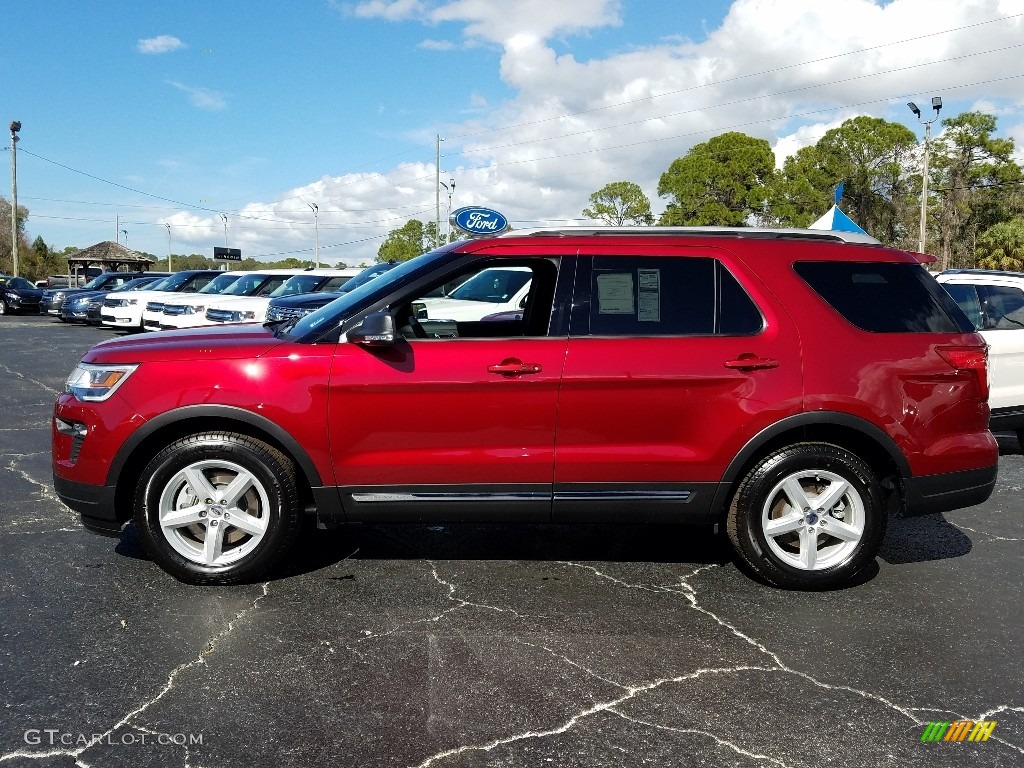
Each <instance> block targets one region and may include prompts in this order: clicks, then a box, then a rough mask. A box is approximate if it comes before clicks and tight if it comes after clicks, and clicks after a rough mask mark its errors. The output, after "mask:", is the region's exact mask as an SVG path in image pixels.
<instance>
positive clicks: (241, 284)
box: [224, 274, 268, 296]
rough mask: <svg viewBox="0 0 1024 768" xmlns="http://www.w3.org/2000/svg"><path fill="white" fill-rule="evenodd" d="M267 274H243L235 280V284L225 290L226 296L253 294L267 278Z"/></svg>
mask: <svg viewBox="0 0 1024 768" xmlns="http://www.w3.org/2000/svg"><path fill="white" fill-rule="evenodd" d="M267 277H268V276H267V275H261V274H252V275H242V277H240V278H238V280H236V281H235V283H234V285H232V286H230V287H229V288H228V289H227V290H226V291H224V295H225V296H251V295H252V294H253V292H255V290H256V289H257V288H259V287H260V286H261V285H263V282H264V281H265V280H266V279H267Z"/></svg>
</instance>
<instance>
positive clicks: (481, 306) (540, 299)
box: [394, 258, 558, 340]
mask: <svg viewBox="0 0 1024 768" xmlns="http://www.w3.org/2000/svg"><path fill="white" fill-rule="evenodd" d="M557 261H558V260H557V259H540V258H538V259H530V260H525V261H517V260H513V259H502V260H501V262H500V263H495V262H494V261H485V262H478V263H476V264H474V265H472V266H470V267H466V268H464V269H462V270H460V271H459V272H458V273H456V274H451V273H448V274H445V275H443V276H441V277H439V278H438V279H437V280H436V281H435V282H434V283H432V284H430V285H428V286H425V287H424V288H423V289H422V290H420V291H419V292H417V293H416V295H415V296H413V297H411V298H409V299H402V300H400V301H399V302H398V303H397V304H396V305H395V307H394V313H395V319H396V322H397V325H398V327H399V328H400V331H401V333H402V334H403V335H404V336H405V337H406V338H408V339H410V340H413V339H453V338H494V337H516V336H545V335H547V333H548V327H549V323H550V320H551V308H552V302H553V300H554V295H555V282H556V280H557V277H558V266H557ZM451 285H455V286H457V287H455V288H454V289H452V290H450V291H449V290H448V289H447V288H446V286H451Z"/></svg>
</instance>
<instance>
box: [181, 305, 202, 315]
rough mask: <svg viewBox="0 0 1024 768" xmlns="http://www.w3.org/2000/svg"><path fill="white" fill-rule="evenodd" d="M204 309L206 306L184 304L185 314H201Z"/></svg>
mask: <svg viewBox="0 0 1024 768" xmlns="http://www.w3.org/2000/svg"><path fill="white" fill-rule="evenodd" d="M205 311H206V307H193V306H192V305H191V304H186V305H185V314H186V315H201V314H203V313H204V312H205Z"/></svg>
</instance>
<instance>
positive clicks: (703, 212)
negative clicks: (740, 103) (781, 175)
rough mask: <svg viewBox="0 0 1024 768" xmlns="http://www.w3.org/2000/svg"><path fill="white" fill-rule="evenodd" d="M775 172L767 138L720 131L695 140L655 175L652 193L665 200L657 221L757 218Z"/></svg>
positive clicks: (715, 221) (727, 221)
mask: <svg viewBox="0 0 1024 768" xmlns="http://www.w3.org/2000/svg"><path fill="white" fill-rule="evenodd" d="M774 173H775V155H774V154H773V153H772V149H771V147H770V146H769V144H768V142H767V141H765V140H764V139H755V138H754V137H752V136H747V135H746V134H744V133H736V132H732V133H723V134H722V135H721V136H716V137H714V138H713V139H710V140H708V141H707V142H705V143H703V144H697V145H696V146H694V147H693V148H691V149H690V151H689V152H687V153H686V155H685V156H683V157H680V158H677V159H676V160H674V161H673V162H672V165H671V166H669V169H668V171H666V172H665V173H663V174H662V175H661V180H660V181H659V182H658V194H659V195H660V196H662V197H668V198H670V202H669V204H668V207H667V209H666V210H665V213H663V214H662V215H661V219H660V221H659V223H660V224H663V225H698V226H699V225H722V226H743V225H745V224H747V222H748V220H749V219H752V218H753V219H755V220H760V217H761V216H762V213H763V211H764V205H765V200H766V195H767V191H768V187H767V184H768V182H769V181H770V180H771V179H772V177H773V175H774Z"/></svg>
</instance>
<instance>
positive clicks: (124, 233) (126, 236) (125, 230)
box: [121, 229, 128, 248]
mask: <svg viewBox="0 0 1024 768" xmlns="http://www.w3.org/2000/svg"><path fill="white" fill-rule="evenodd" d="M121 234H122V235H124V247H125V248H127V247H128V230H127V229H122V230H121Z"/></svg>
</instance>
